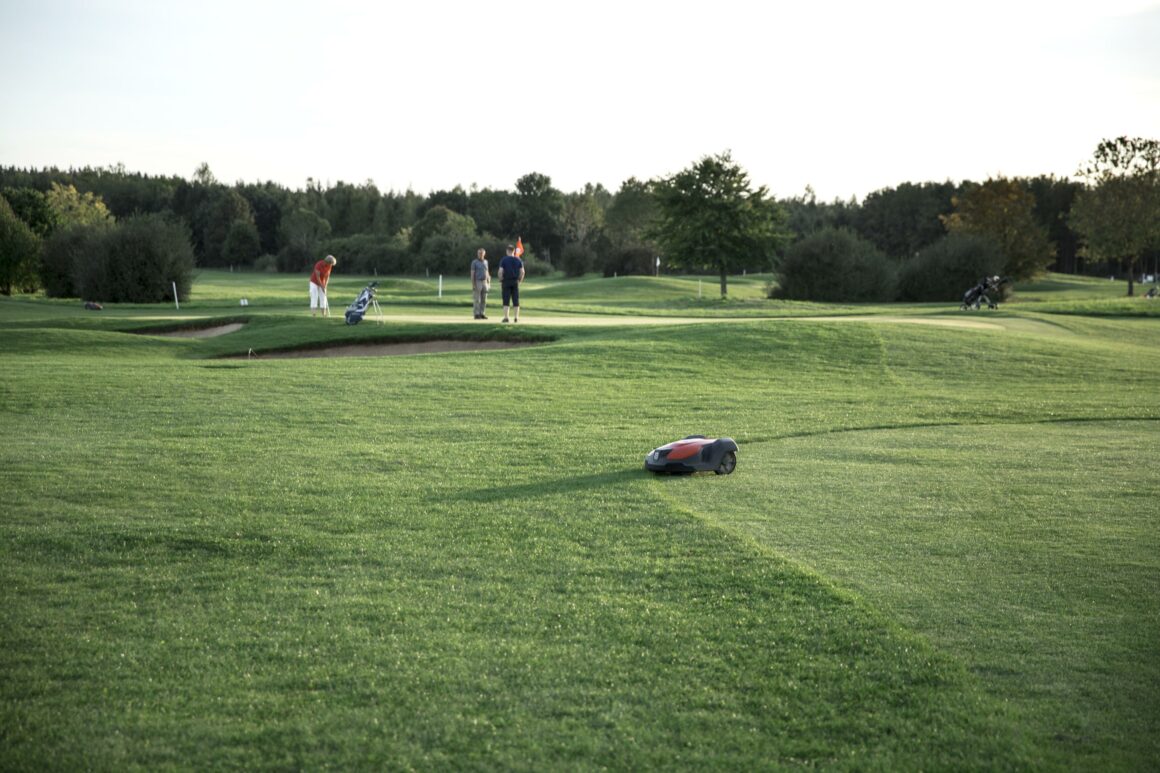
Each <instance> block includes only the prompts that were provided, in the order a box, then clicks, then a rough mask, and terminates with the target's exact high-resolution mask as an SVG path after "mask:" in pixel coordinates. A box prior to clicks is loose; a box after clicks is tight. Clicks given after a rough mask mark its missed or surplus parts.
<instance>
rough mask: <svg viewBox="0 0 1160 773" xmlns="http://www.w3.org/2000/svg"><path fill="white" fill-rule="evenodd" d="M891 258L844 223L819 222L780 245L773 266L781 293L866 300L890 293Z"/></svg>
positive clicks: (832, 299) (892, 291) (881, 298)
mask: <svg viewBox="0 0 1160 773" xmlns="http://www.w3.org/2000/svg"><path fill="white" fill-rule="evenodd" d="M896 286H897V277H896V271H895V267H894V264H893V263H891V262H890V260H889V259H888V258H887V257H886V256H885V255H883V254H882V252H881V251H880V250H879V249H878V248H877V247H875V246H874V245H873V244H871V243H870V242H868V241H866V240H865V239H862V238H860V237H858V236H857V235H856V234H854V233H853V232H852V231H849V230H847V229H845V228H824V229H822V230H821V231H818V232H817V233H815V234H812V235H811V236H807V237H806V238H805V239H802V240H801V241H799V242H797V243H796V244H794V245H793V246H792V247H790V248H789V250H787V251H786V255H785V258H783V259H782V262H781V266H780V267H779V270H778V288H777V289H776V290H775V292H776V293H777V294H778V295H779V296H780V297H783V298H790V299H794V300H811V301H828V302H846V303H869V302H875V301H878V302H881V301H891V300H893V299H894V294H895V288H896Z"/></svg>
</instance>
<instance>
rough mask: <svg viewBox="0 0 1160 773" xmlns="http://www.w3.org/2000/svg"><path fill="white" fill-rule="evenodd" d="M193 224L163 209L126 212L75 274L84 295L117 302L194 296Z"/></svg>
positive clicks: (82, 259)
mask: <svg viewBox="0 0 1160 773" xmlns="http://www.w3.org/2000/svg"><path fill="white" fill-rule="evenodd" d="M193 264H194V259H193V246H192V244H191V242H190V235H189V229H188V228H187V227H186V226H185V225H184V224H182V223H181V222H179V221H176V220H170V219H167V218H165V217H164V216H162V215H155V214H154V215H135V216H133V217H129V218H126V219H125V220H122V221H121V222H120V223H118V224H117V226H115V227H114V228H111V229H109V230H107V231H105V232H104V233H103V234H102V235H101V238H100V243H99V249H97V250H95V251H94V252H91V253H89V254H87V255H84V256H81V260H80V262H79V265H78V266H77V269H76V273H75V275H74V278H73V279H74V284H75V287H76V290H77V291H78V292H79V293H80V295H81V296H82V297H84V298H89V299H91V300H101V301H109V302H113V303H159V302H161V301H165V300H172V299H173V285H174V283H176V285H177V296H178V298H179V299H181V298H187V297H188V296H189V288H190V286H191V285H192V283H193Z"/></svg>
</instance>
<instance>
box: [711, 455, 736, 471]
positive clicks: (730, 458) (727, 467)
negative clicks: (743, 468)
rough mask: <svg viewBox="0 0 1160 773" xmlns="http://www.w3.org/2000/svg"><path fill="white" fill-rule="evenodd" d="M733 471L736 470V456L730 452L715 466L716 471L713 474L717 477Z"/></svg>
mask: <svg viewBox="0 0 1160 773" xmlns="http://www.w3.org/2000/svg"><path fill="white" fill-rule="evenodd" d="M735 469H737V454H736V453H735V452H733V451H730V452H728V453H727V454H725V455H724V456H722V457H721V464H719V465H717V469H715V470H713V472H714V473H716V474H717V475H728V474H730V473H731V472H733V471H734V470H735Z"/></svg>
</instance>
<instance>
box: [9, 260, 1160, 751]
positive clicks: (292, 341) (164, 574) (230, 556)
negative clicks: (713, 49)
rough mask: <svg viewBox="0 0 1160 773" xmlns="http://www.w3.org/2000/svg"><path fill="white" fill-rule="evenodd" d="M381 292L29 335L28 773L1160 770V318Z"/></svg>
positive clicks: (18, 461)
mask: <svg viewBox="0 0 1160 773" xmlns="http://www.w3.org/2000/svg"><path fill="white" fill-rule="evenodd" d="M372 279H373V277H350V276H347V277H340V276H339V275H338V274H336V275H335V281H334V282H333V283H332V292H331V298H332V299H331V303H332V306H333V307H334V311H335V317H333V318H331V319H313V318H311V317H310V315H309V312H308V311H307V310H306V308H305V306H306V303H305V301H306V292H305V279H304V278H302V277H291V278H287V277H284V276H278V275H260V274H229V273H226V272H204V273H203V274H202V275H201V276H200V277H199V278H198V280H197V281H196V282H195V285H194V289H193V294H192V297H191V298H190V299H189V301H188V302H185V303H183V304H182V308H181V309H176V308H173V307H168V308H166V307H161V306H131V307H128V306H127V307H112V308H106V310H105V311H102V312H85V311H83V310H81V309H79V304H78V303H76V302H66V301H50V300H45V299H43V298H34V299H28V298H20V297H16V298H4V299H0V332H2V335H3V337H2V340H0V363H3V369H2V370H0V432H2V436H3V438H4V443H3V445H2V446H0V483H2V485H3V489H4V492H5V494H4V507H3V510H2V514H0V588H3V590H2V591H0V593H2V595H0V727H2V728H3V730H2V732H0V769H3V770H45V769H48V770H75V769H98V770H134V769H135V770H156V769H188V770H206V769H219V768H244V769H319V768H335V769H388V770H395V769H422V770H485V769H520V770H554V769H566V770H573V769H575V770H590V769H592V770H595V769H601V768H611V769H615V770H644V769H691V770H703V769H729V770H754V769H782V768H797V767H819V768H824V769H835V770H947V769H954V770H980V769H985V770H996V769H998V770H1026V769H1034V770H1077V769H1079V770H1146V769H1153V768H1155V767H1157V766H1158V765H1160V740H1158V739H1160V698H1158V697H1157V696H1158V695H1160V609H1158V608H1157V604H1156V600H1157V598H1158V597H1160V536H1158V534H1160V531H1158V527H1160V504H1158V503H1160V484H1158V483H1157V480H1156V476H1155V472H1154V469H1153V468H1154V467H1155V460H1156V458H1157V455H1158V452H1160V439H1158V431H1160V404H1158V403H1157V401H1156V395H1157V393H1158V391H1157V390H1158V387H1160V310H1158V309H1160V306H1158V307H1154V306H1152V305H1150V304H1151V302H1149V301H1146V300H1144V299H1138V298H1137V299H1124V298H1121V297H1119V294H1115V295H1109V294H1107V293H1105V292H1104V288H1103V285H1099V286H1098V287H1097V286H1096V285H1095V280H1086V281H1085V280H1073V279H1072V278H1068V277H1051V278H1050V280H1049V281H1048V282H1045V283H1043V284H1041V285H1038V286H1036V287H1033V288H1029V289H1028V292H1027V293H1026V295H1024V296H1022V297H1020V296H1019V295H1017V296H1016V298H1014V299H1013V300H1012V302H1011V303H1010V304H1005V305H1004V307H1003V308H1002V309H1001V310H999V311H998V312H973V313H967V312H958V311H957V310H955V308H953V307H950V308H947V307H940V306H933V305H923V306H890V305H885V306H874V307H857V306H845V307H834V306H827V305H821V304H802V303H787V302H778V301H770V300H766V299H765V298H764V292H763V287H764V283H765V282H766V281H767V280H768V277H736V278H733V277H731V278H730V288H731V291H732V290H733V288H736V291H737V292H736V296H735V297H734V298H732V299H731V300H729V301H721V300H720V299H717V298H712V297H708V296H709V295H711V294H713V293H715V291H716V289H717V287H716V283H715V280H714V281H705V282H704V286H703V288H702V290H703V295H702V297H701V298H698V297H697V285H698V279H697V278H696V277H692V278H690V277H660V278H641V277H622V278H615V279H601V278H595V277H588V278H584V279H581V280H562V279H559V278H556V277H549V278H542V279H540V278H533V279H531V280H529V284H528V287H527V288H526V290H525V292H524V296H525V297H524V306H525V314H524V315H523V317H522V318H521V322H520V324H519V325H518V326H515V325H502V326H501V325H499V324H495V322H496V320H497V319H498V314H495V312H496V311H498V310H497V309H496V308H495V306H496V305H497V304H495V299H493V302H492V306H491V309H492V311H491V312H489V313H493V315H494V316H493V320H491V321H490V322H488V323H480V322H473V321H472V320H471V319H470V317H469V314H470V300H471V299H470V288H469V286H468V283H467V280H466V278H465V277H455V278H445V281H444V284H443V296H442V297H439V289H438V278H427V277H422V278H409V279H397V278H383V279H382V280H381V282H382V284H381V288H382V292H381V294H380V299H381V301H382V304H383V311H384V313H385V314H386V317H387V321H386V323H385V324H379V323H377V322H375V321H372V320H369V319H368V320H367V321H365V322H364V323H363V324H360V325H358V326H354V327H351V326H346V325H344V324H343V322H342V319H341V311H342V308H343V307H344V306H345V304H346V303H348V302H349V301H350V300H353V297H354V295H355V294H356V293H357V292H358V290H359V289H360V288H361V287H362V286H363V285H365V284H366V283H367V282H368V281H371V280H372ZM1122 291H1123V287H1122V285H1121V286H1120V287H1119V293H1120V294H1122ZM242 297H245V298H247V299H248V300H249V302H250V305H249V306H246V307H241V306H240V305H239V299H240V298H242ZM610 315H612V316H610ZM224 322H242V323H244V324H243V326H242V328H241V329H240V330H238V331H237V332H232V333H229V334H227V335H221V336H218V337H212V338H192V339H177V338H167V337H162V336H160V335H157V333H159V332H162V331H163V330H165V329H169V328H178V327H190V326H209V325H216V324H219V323H224ZM964 322H970V323H977V326H975V327H966V326H962V323H964ZM549 323H550V324H549ZM597 323H599V324H597ZM674 323H680V324H674ZM918 323H921V324H918ZM517 327H518V329H516V328H517ZM126 331H137V332H141V331H145V332H146V333H147V334H146V335H139V334H133V333H132V332H126ZM437 339H456V340H461V341H464V340H466V341H485V340H486V341H497V340H506V341H520V342H525V343H531V344H534V345H532V346H528V347H525V348H520V349H510V350H502V351H469V352H457V353H440V354H421V355H415V356H406V357H353V358H319V359H272V358H269V357H266V356H264V355H266V354H267V353H270V352H275V351H284V350H288V349H296V348H315V349H317V348H320V347H324V346H327V347H329V346H335V345H341V344H348V343H360V344H367V343H376V342H384V341H430V340H437ZM236 355H241V356H242V359H223V358H222V357H224V356H236ZM693 433H701V434H706V435H728V436H731V437H733V438H735V439H736V440H737V442H738V444H739V447H740V451H739V463H738V467H737V471H736V472H735V473H734V474H733V475H731V476H714V475H696V476H678V477H667V476H662V477H656V476H652V475H650V474H648V473H645V472H644V471H643V470H642V462H643V458H644V455H645V454H646V453H647V452H648V451H649V450H650V449H651V448H653V447H655V446H657V445H660V444H662V443H666V442H668V441H671V440H674V439H677V438H679V437H682V436H684V435H688V434H693Z"/></svg>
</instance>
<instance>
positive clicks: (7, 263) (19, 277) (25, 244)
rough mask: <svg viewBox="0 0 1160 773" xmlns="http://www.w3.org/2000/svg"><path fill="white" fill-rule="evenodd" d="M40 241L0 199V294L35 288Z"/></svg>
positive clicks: (9, 206) (4, 201) (2, 199)
mask: <svg viewBox="0 0 1160 773" xmlns="http://www.w3.org/2000/svg"><path fill="white" fill-rule="evenodd" d="M39 256H40V238H39V237H38V236H37V235H36V234H35V233H33V232H32V229H31V228H29V227H28V224H27V223H25V222H24V221H23V220H21V219H20V218H19V217H17V216H16V212H15V211H13V209H12V207H11V205H9V203H8V199H6V198H5V197H4V196H0V295H11V294H12V290H13V288H16V289H18V290H29V289H35V287H36V285H37V281H36V267H37V260H38V258H39Z"/></svg>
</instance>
